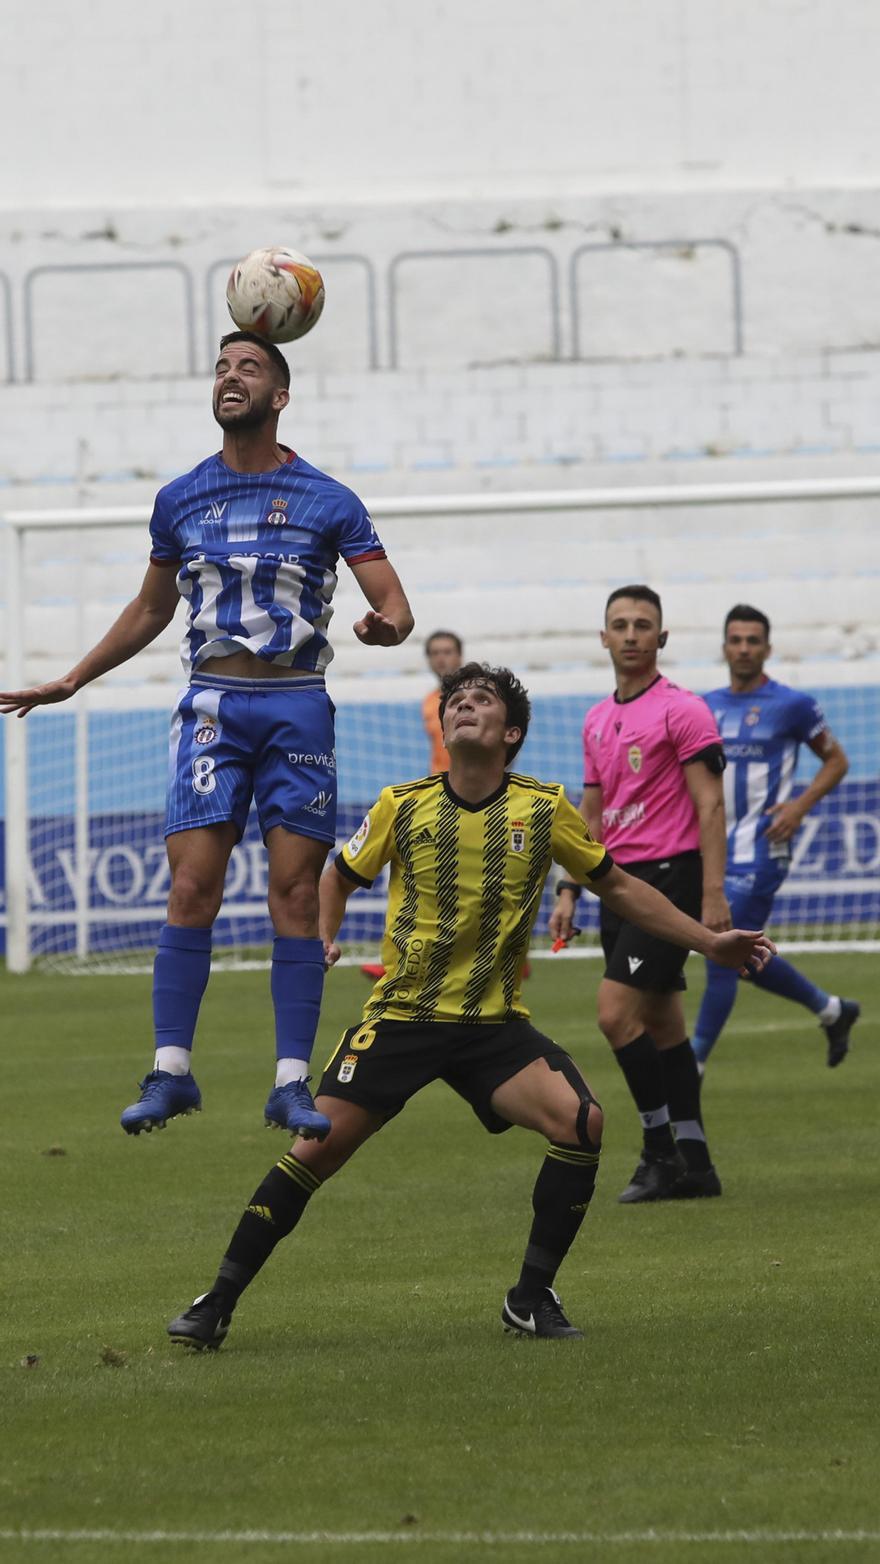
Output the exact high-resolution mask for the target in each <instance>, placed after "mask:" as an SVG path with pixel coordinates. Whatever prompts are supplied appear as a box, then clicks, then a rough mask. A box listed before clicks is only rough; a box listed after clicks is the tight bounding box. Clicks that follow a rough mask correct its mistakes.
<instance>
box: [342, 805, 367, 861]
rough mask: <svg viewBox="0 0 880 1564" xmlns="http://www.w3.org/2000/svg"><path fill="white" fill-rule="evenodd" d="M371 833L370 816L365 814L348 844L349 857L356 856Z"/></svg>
mask: <svg viewBox="0 0 880 1564" xmlns="http://www.w3.org/2000/svg"><path fill="white" fill-rule="evenodd" d="M369 834H370V817H369V815H365V816H364V818H363V820H362V821H361V823H360V825H359V826H358V828H357V830H356V831H355V833H354V836H353V837H352V839H351V841H350V842H349V844H348V849H347V851H348V856H349V858H356V857H357V855H358V853H359V852H360V850H361V848H362V847H363V845H364V842H365V841H366V840H367V837H368V836H369Z"/></svg>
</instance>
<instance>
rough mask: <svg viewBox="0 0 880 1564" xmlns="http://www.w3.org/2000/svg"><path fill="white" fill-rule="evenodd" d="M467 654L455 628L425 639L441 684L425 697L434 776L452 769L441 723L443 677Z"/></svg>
mask: <svg viewBox="0 0 880 1564" xmlns="http://www.w3.org/2000/svg"><path fill="white" fill-rule="evenodd" d="M463 655H464V646H463V644H462V640H461V636H458V635H456V634H455V632H454V631H453V630H435V631H434V633H433V634H432V635H429V636H428V639H427V641H426V642H425V657H426V658H427V661H428V667H429V668H430V670H431V672H432V673H433V674H434V675H435V676H436V678H437V688H436V689H435V690H431V691H430V692H429V693H428V694H427V695H426V696H425V699H424V700H423V701H422V722H423V723H424V725H425V732H426V733H427V735H428V738H429V740H430V743H431V759H430V761H429V763H428V771H429V773H430V775H431V776H433V775H434V774H435V773H436V772H438V771H448V770H449V756H448V754H447V753H446V749H445V747H444V744H443V730H442V728H441V727H440V681H441V680H442V678H443V675H444V674H447V673H455V672H456V670H457V669H458V668H460V667H461V664H462V657H463Z"/></svg>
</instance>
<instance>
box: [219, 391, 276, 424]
mask: <svg viewBox="0 0 880 1564" xmlns="http://www.w3.org/2000/svg"><path fill="white" fill-rule="evenodd" d="M232 389H233V388H232V387H230V386H224V387H223V388H222V389H221V390H219V391H217V392H215V395H214V417H215V419H216V421H217V423H218V424H219V425H220V428H221V429H224V430H225V429H229V430H236V431H238V430H240V429H241V430H249V429H262V428H264V427H265V425H266V424H268V423H271V422H272V420H273V419H275V418H277V416H278V415H277V413H276V411H275V408H274V407H273V406H272V401H273V397H274V392H273V391H271V390H269V391H265V392H263V394H262V395H260V396H255V395H253V394H252V393H250V392H248V391H247V390H245V388H244V387H243V386H236V387H235V388H234V390H235V392H236V393H237V394H238V395H240V396H241V397H242V400H241V401H240V402H229V401H227V402H224V400H223V396H224V392H226V391H229V390H232Z"/></svg>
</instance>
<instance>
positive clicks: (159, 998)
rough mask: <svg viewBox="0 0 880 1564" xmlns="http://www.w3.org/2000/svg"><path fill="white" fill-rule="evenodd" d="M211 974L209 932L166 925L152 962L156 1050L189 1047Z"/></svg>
mask: <svg viewBox="0 0 880 1564" xmlns="http://www.w3.org/2000/svg"><path fill="white" fill-rule="evenodd" d="M210 971H211V930H210V929H180V928H176V927H175V926H174V925H173V924H169V923H166V925H165V927H164V928H163V930H162V932H161V934H160V935H159V948H158V950H157V951H156V959H155V961H154V963H153V1024H154V1026H155V1030H156V1048H157V1050H158V1049H160V1048H185V1049H186V1050H187V1051H189V1050H190V1049H191V1048H192V1045H193V1037H194V1035H195V1030H196V1021H197V1020H198V1015H199V1005H200V1004H201V1002H202V995H203V994H204V992H205V988H206V986H207V982H208V975H209V973H210Z"/></svg>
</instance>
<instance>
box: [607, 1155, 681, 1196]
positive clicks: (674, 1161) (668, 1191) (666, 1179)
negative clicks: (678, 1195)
mask: <svg viewBox="0 0 880 1564" xmlns="http://www.w3.org/2000/svg"><path fill="white" fill-rule="evenodd" d="M684 1172H686V1167H685V1161H684V1158H683V1157H682V1155H681V1154H680V1152H678V1151H674V1152H672V1154H671V1155H667V1156H664V1157H658V1156H655V1155H654V1153H653V1152H650V1151H643V1152H642V1155H641V1158H640V1160H639V1165H638V1167H637V1168H636V1170H635V1172H634V1174H633V1176H632V1178H631V1179H630V1181H629V1183H628V1184H627V1186H626V1189H624V1190H622V1191H621V1193H620V1194H619V1195H618V1197H617V1199H618V1202H619V1203H620V1205H622V1206H633V1205H636V1204H637V1203H638V1202H639V1201H643V1200H669V1199H670V1198H671V1197H672V1193H673V1189H674V1187H675V1185H676V1183H677V1182H678V1180H679V1179H680V1178H681V1176H682V1174H683V1173H684Z"/></svg>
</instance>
